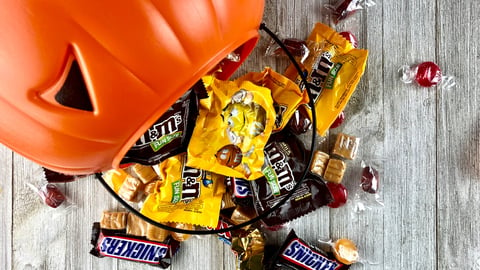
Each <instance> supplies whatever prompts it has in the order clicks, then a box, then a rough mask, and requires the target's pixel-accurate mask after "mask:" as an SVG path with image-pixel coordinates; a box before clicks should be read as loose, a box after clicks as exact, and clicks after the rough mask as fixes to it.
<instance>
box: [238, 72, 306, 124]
mask: <svg viewBox="0 0 480 270" xmlns="http://www.w3.org/2000/svg"><path fill="white" fill-rule="evenodd" d="M243 80H247V81H251V82H253V83H255V84H256V85H260V86H264V87H267V88H268V89H270V91H271V93H272V98H273V106H274V107H275V113H276V118H275V126H274V128H273V131H274V132H278V131H280V130H282V129H283V128H284V127H285V126H286V125H287V123H288V121H289V120H290V118H291V117H292V115H293V113H294V112H295V110H296V109H297V108H298V106H300V105H301V104H306V103H308V93H307V92H306V91H302V90H301V89H300V88H299V86H298V85H297V84H296V83H295V82H293V81H292V80H290V79H289V78H287V77H285V76H283V75H282V74H279V73H277V72H275V71H273V70H272V69H271V68H268V67H267V68H265V70H264V71H262V72H250V73H247V74H246V75H245V76H243V77H241V78H239V79H238V80H237V81H243Z"/></svg>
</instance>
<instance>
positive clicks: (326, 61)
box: [285, 23, 368, 135]
mask: <svg viewBox="0 0 480 270" xmlns="http://www.w3.org/2000/svg"><path fill="white" fill-rule="evenodd" d="M307 45H308V46H309V48H310V55H309V56H308V58H307V59H306V60H305V62H304V64H303V65H304V67H305V69H306V72H307V83H308V85H309V87H310V89H311V91H312V94H313V98H314V103H315V109H316V116H317V127H316V128H317V132H318V133H319V134H320V135H324V134H325V132H326V131H327V130H328V129H329V128H330V126H331V125H332V123H333V122H334V121H335V119H336V118H337V116H338V115H339V114H340V112H342V110H343V109H344V108H345V106H346V105H347V103H348V100H349V99H350V97H351V95H352V94H353V92H354V91H355V89H356V87H357V84H358V82H359V81H360V78H361V77H362V75H363V72H364V70H365V65H366V62H367V57H368V51H367V50H361V49H356V48H354V47H353V45H352V44H351V43H350V42H349V41H347V40H346V39H345V38H344V37H343V36H342V35H340V34H339V33H337V32H335V30H333V29H331V28H330V27H328V26H326V25H324V24H321V23H317V24H316V25H315V27H314V29H313V31H312V33H311V34H310V36H309V37H308V40H307ZM285 75H286V76H287V77H288V78H290V79H292V80H294V81H295V82H296V83H298V84H299V85H300V88H301V89H303V88H304V87H305V86H304V85H303V83H302V80H301V77H300V76H299V74H298V72H297V70H296V69H295V67H294V66H293V65H290V66H289V67H288V68H287V70H286V71H285Z"/></svg>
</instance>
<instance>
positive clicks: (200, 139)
mask: <svg viewBox="0 0 480 270" xmlns="http://www.w3.org/2000/svg"><path fill="white" fill-rule="evenodd" d="M203 82H204V84H205V88H206V90H207V93H208V98H205V99H201V100H200V101H199V103H200V104H199V115H198V117H197V121H196V122H195V128H194V130H193V134H192V137H191V139H190V142H189V144H188V161H187V165H188V166H190V167H194V168H199V169H203V170H207V171H211V172H214V173H217V174H221V175H225V176H231V177H237V178H243V179H247V180H254V179H257V178H259V177H261V176H263V174H262V169H261V168H262V165H263V163H264V157H265V156H264V153H263V148H264V147H265V144H266V143H267V141H268V138H269V137H270V134H271V133H272V129H273V125H274V122H275V109H274V107H273V100H272V96H271V92H270V89H268V88H266V87H262V86H259V85H256V84H254V83H252V82H250V81H247V80H238V81H222V80H218V79H216V78H215V77H213V76H205V77H204V78H203Z"/></svg>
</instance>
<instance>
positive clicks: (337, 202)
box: [327, 182, 348, 208]
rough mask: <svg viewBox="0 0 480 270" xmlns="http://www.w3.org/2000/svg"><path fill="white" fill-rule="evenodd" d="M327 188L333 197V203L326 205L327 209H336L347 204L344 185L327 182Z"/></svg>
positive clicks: (346, 193)
mask: <svg viewBox="0 0 480 270" xmlns="http://www.w3.org/2000/svg"><path fill="white" fill-rule="evenodd" d="M327 187H328V190H330V193H331V194H332V197H333V201H332V202H331V203H329V204H328V207H330V208H338V207H340V206H342V205H344V204H345V203H347V197H348V192H347V188H346V187H345V186H344V185H342V184H335V183H333V182H328V183H327Z"/></svg>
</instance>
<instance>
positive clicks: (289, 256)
mask: <svg viewBox="0 0 480 270" xmlns="http://www.w3.org/2000/svg"><path fill="white" fill-rule="evenodd" d="M266 250H274V248H272V247H268V249H266ZM265 256H266V265H265V269H267V270H273V269H284V268H288V269H298V270H300V269H307V270H346V269H349V268H350V265H345V264H342V263H341V262H339V261H337V260H336V259H335V257H334V255H333V253H331V252H325V251H323V250H321V249H319V248H317V247H315V246H312V245H309V244H308V243H307V242H305V241H303V240H302V239H300V238H299V237H298V236H297V234H296V233H295V231H294V230H291V231H290V233H289V234H288V236H287V239H285V242H284V243H283V245H282V247H281V248H280V249H277V252H276V253H274V255H273V256H272V254H271V252H269V253H266V254H265Z"/></svg>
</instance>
